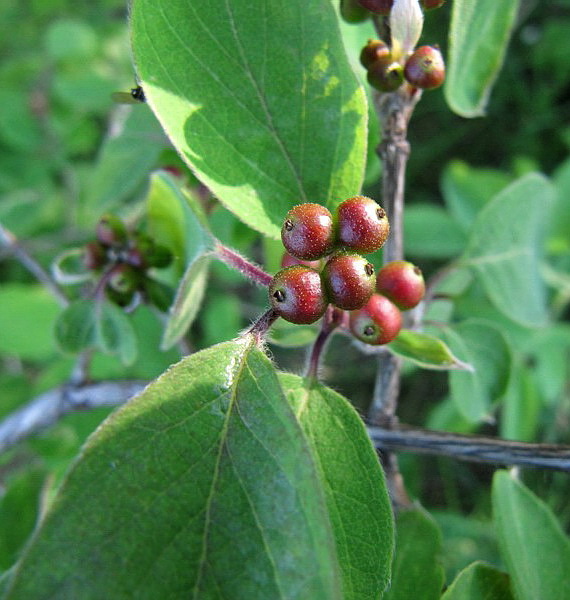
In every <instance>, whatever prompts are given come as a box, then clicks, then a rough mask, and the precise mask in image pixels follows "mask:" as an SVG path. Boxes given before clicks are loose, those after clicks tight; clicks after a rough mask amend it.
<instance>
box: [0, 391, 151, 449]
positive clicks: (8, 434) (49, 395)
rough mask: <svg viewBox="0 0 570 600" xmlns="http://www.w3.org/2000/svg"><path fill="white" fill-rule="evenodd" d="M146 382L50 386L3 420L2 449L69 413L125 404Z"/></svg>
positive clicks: (1, 426)
mask: <svg viewBox="0 0 570 600" xmlns="http://www.w3.org/2000/svg"><path fill="white" fill-rule="evenodd" d="M145 385H146V383H144V382H142V381H117V382H113V381H105V382H100V383H93V384H90V385H81V386H70V385H67V386H62V387H60V388H56V389H53V390H50V391H49V392H46V393H45V394H42V395H40V396H38V397H37V398H35V399H34V400H32V401H31V402H30V403H29V404H26V405H25V406H23V407H22V408H20V409H19V410H17V411H15V412H13V413H12V414H11V415H9V416H8V417H6V419H4V421H2V422H1V423H0V453H1V452H4V451H5V450H8V449H9V448H12V447H13V446H15V445H16V444H17V443H18V442H19V441H21V440H23V439H25V438H27V437H30V436H31V435H34V434H36V433H39V432H40V431H43V430H44V429H47V428H48V427H50V426H52V425H54V424H55V423H57V422H58V421H59V420H60V419H61V417H63V416H64V415H66V414H68V413H71V412H74V411H77V410H82V409H91V408H99V407H103V406H118V405H120V404H123V403H125V402H126V401H127V400H128V399H129V398H131V397H132V396H134V395H136V394H138V393H139V392H140V391H141V390H142V389H143V388H144V386H145Z"/></svg>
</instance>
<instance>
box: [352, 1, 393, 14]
mask: <svg viewBox="0 0 570 600" xmlns="http://www.w3.org/2000/svg"><path fill="white" fill-rule="evenodd" d="M358 2H359V3H360V5H361V6H363V7H364V8H366V9H367V10H369V11H370V12H373V13H374V14H376V15H389V14H390V10H391V9H392V5H393V4H394V0H358Z"/></svg>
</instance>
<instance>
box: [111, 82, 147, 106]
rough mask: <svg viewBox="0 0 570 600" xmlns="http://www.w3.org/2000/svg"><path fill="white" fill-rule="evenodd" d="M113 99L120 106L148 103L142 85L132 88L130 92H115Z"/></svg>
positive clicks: (112, 95)
mask: <svg viewBox="0 0 570 600" xmlns="http://www.w3.org/2000/svg"><path fill="white" fill-rule="evenodd" d="M111 97H112V98H113V100H114V101H115V102H118V103H119V104H139V103H140V102H145V101H146V99H145V96H144V91H143V89H142V87H141V86H140V85H137V87H134V88H131V91H130V92H114V93H113V94H111Z"/></svg>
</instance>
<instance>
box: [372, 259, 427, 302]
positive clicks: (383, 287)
mask: <svg viewBox="0 0 570 600" xmlns="http://www.w3.org/2000/svg"><path fill="white" fill-rule="evenodd" d="M376 289H377V290H378V293H380V294H383V295H384V296H386V297H387V298H389V299H390V300H391V301H392V302H393V303H394V304H395V305H396V306H398V307H399V308H401V309H402V310H409V309H410V308H414V306H417V305H418V304H419V303H420V301H421V299H422V298H423V297H424V294H425V291H426V285H425V281H424V276H423V275H422V272H421V270H420V268H419V267H416V265H414V264H412V263H411V262H407V261H405V260H395V261H394V262H391V263H388V264H387V265H384V266H383V267H382V268H381V269H380V271H379V272H378V275H377V277H376Z"/></svg>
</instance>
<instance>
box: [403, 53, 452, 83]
mask: <svg viewBox="0 0 570 600" xmlns="http://www.w3.org/2000/svg"><path fill="white" fill-rule="evenodd" d="M404 77H405V78H406V81H407V82H408V83H410V84H411V85H413V86H415V87H417V88H421V89H424V90H431V89H434V88H436V87H439V86H440V85H441V84H442V83H443V82H444V80H445V63H444V62H443V56H442V55H441V52H440V51H439V50H438V49H437V48H434V47H433V46H420V47H419V48H416V49H415V50H414V52H413V53H412V55H411V56H410V57H409V58H408V60H407V61H406V65H405V67H404Z"/></svg>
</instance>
